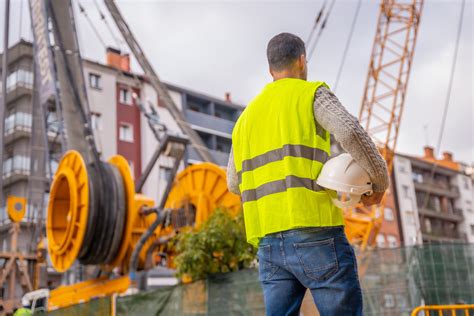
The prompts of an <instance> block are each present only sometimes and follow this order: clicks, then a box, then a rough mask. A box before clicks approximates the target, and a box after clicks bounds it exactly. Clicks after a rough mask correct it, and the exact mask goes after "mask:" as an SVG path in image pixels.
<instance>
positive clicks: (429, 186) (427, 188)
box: [414, 181, 459, 199]
mask: <svg viewBox="0 0 474 316" xmlns="http://www.w3.org/2000/svg"><path fill="white" fill-rule="evenodd" d="M414 183H415V190H419V191H424V192H429V193H430V194H435V195H441V196H447V197H449V198H452V199H457V198H459V188H458V187H457V186H454V185H450V184H440V183H436V182H432V181H425V182H414Z"/></svg>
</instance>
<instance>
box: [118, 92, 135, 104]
mask: <svg viewBox="0 0 474 316" xmlns="http://www.w3.org/2000/svg"><path fill="white" fill-rule="evenodd" d="M119 102H120V103H122V104H128V105H131V104H132V93H131V92H130V90H129V89H126V88H120V90H119Z"/></svg>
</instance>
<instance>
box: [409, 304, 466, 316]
mask: <svg viewBox="0 0 474 316" xmlns="http://www.w3.org/2000/svg"><path fill="white" fill-rule="evenodd" d="M445 312H446V313H445ZM458 312H461V313H458ZM421 315H424V316H434V315H439V316H444V315H452V316H456V315H465V316H470V315H474V304H462V305H428V306H418V307H417V308H415V309H414V310H413V312H412V313H411V316H421Z"/></svg>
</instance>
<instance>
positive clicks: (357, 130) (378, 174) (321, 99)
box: [314, 87, 389, 197]
mask: <svg viewBox="0 0 474 316" xmlns="http://www.w3.org/2000/svg"><path fill="white" fill-rule="evenodd" d="M314 117H315V119H316V121H317V122H318V123H319V124H320V125H321V126H322V127H323V128H324V129H326V130H327V131H328V132H329V133H331V134H333V135H334V138H335V139H336V140H337V141H338V142H339V144H341V146H342V148H343V149H344V150H345V151H346V152H348V153H349V154H350V155H351V156H352V157H353V158H354V160H355V161H357V163H358V164H359V165H360V166H361V167H362V168H363V169H364V170H365V171H367V173H368V174H369V176H370V179H371V180H372V185H373V189H374V192H378V193H383V192H384V191H385V190H386V189H387V188H388V185H389V176H388V170H387V164H386V163H385V160H384V159H383V158H382V155H380V153H379V151H378V150H377V147H376V146H375V144H374V142H373V141H372V139H371V138H370V136H369V135H368V134H367V132H366V131H365V130H364V129H363V128H362V126H361V125H360V124H359V122H358V121H357V119H356V118H355V117H354V116H352V115H351V114H350V113H349V112H347V110H346V109H345V108H344V106H343V105H342V104H341V103H340V102H339V100H338V98H337V97H336V96H335V95H334V93H332V92H331V91H330V90H329V89H327V88H325V87H320V88H319V89H318V90H317V91H316V95H315V101H314ZM379 196H380V197H381V196H382V195H380V194H379Z"/></svg>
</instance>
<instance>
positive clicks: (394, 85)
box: [345, 0, 424, 250]
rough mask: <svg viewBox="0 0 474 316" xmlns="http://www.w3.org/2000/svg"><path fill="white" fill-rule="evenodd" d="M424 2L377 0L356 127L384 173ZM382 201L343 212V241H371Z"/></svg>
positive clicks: (363, 243) (389, 160)
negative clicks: (345, 236)
mask: <svg viewBox="0 0 474 316" xmlns="http://www.w3.org/2000/svg"><path fill="white" fill-rule="evenodd" d="M423 2H424V0H399V1H396V0H382V2H381V4H380V11H379V17H378V22H377V30H376V33H375V39H374V44H373V48H372V54H371V57H370V63H369V69H368V73H367V80H366V83H365V89H364V96H363V98H362V104H361V108H360V112H359V121H360V124H361V125H362V126H363V127H364V128H365V130H366V131H367V132H368V133H369V135H370V136H371V137H372V139H373V140H374V141H375V143H376V145H377V146H378V148H379V150H380V151H381V153H382V156H383V157H384V159H385V160H386V162H387V167H388V170H389V173H391V171H392V167H393V157H394V153H395V148H396V145H397V138H398V132H399V128H400V121H401V118H402V114H403V107H404V104H405V97H406V92H407V87H408V80H409V77H410V70H411V66H412V62H413V54H414V52H415V44H416V40H417V35H418V27H419V25H420V17H421V12H422V9H423ZM385 200H386V197H384V198H383V200H382V202H381V203H380V205H378V206H374V207H369V208H367V207H364V206H362V205H360V206H357V207H356V208H355V209H352V210H347V211H346V214H345V218H346V223H347V229H346V231H347V232H348V235H349V238H350V239H351V241H352V242H353V243H354V244H357V245H359V246H360V249H361V250H364V249H365V248H366V247H367V245H370V244H372V243H373V242H374V240H375V237H376V236H377V233H378V231H379V230H380V226H381V224H382V219H383V210H384V208H385Z"/></svg>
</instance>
